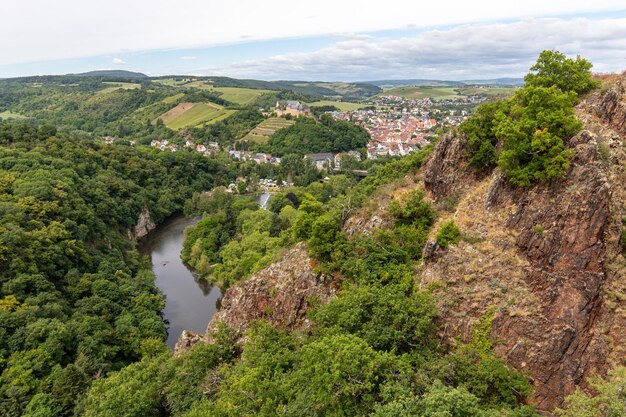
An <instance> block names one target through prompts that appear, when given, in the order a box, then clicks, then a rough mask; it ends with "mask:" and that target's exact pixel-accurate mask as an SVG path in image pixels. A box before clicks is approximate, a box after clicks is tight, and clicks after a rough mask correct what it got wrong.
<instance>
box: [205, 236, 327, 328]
mask: <svg viewBox="0 0 626 417" xmlns="http://www.w3.org/2000/svg"><path fill="white" fill-rule="evenodd" d="M333 284H334V283H333V282H331V279H330V278H329V277H327V276H325V275H321V274H318V273H316V272H315V271H314V270H313V266H312V265H311V258H309V256H308V254H307V250H306V246H305V244H304V243H298V244H297V245H295V246H294V247H292V248H291V249H289V250H288V251H287V252H286V253H285V254H284V255H283V256H282V258H281V259H280V260H279V261H278V262H276V263H274V264H272V265H270V266H268V267H267V268H265V269H264V270H262V271H259V272H257V273H256V274H254V275H253V276H252V277H251V278H250V279H248V280H247V281H245V282H242V283H239V284H237V285H235V286H233V287H231V288H229V289H228V290H227V291H226V293H225V294H224V298H223V299H222V305H221V308H220V310H219V311H218V312H217V313H216V314H215V316H214V317H213V319H212V320H211V322H210V323H209V326H208V333H211V332H212V331H214V330H215V329H216V328H217V324H218V322H222V323H225V324H226V325H228V326H229V327H231V328H233V329H235V330H238V331H240V332H241V331H244V330H245V329H246V328H247V327H248V326H249V325H250V323H251V322H253V321H254V320H257V319H264V320H266V321H268V322H269V323H271V324H273V325H275V326H279V327H283V328H289V329H295V328H303V327H306V326H309V325H310V323H309V320H308V319H307V316H306V312H307V310H308V309H309V307H311V306H312V305H317V304H319V303H325V302H327V301H328V300H330V299H331V298H333V297H335V293H336V288H335V286H334V285H333Z"/></svg>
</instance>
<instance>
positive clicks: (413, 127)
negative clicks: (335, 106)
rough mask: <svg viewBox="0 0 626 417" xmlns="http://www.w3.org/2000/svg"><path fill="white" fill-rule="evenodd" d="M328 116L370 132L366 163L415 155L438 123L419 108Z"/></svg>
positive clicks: (374, 110) (426, 141)
mask: <svg viewBox="0 0 626 417" xmlns="http://www.w3.org/2000/svg"><path fill="white" fill-rule="evenodd" d="M331 115H332V116H333V117H334V118H335V119H340V120H349V121H352V122H353V123H356V124H358V125H360V126H363V127H364V128H365V129H366V130H367V131H368V132H369V134H370V136H371V138H372V139H371V140H370V142H369V143H368V144H367V157H368V159H376V158H378V157H380V156H384V155H391V156H400V155H407V154H409V153H411V152H414V151H416V150H418V149H420V148H422V147H424V146H425V145H427V144H428V139H427V138H426V134H427V133H428V132H429V131H431V130H432V129H433V128H434V127H435V126H437V121H436V120H435V119H432V118H431V117H429V113H428V112H427V111H425V110H423V109H419V108H413V109H410V108H394V109H389V110H382V109H370V110H356V111H346V112H331Z"/></svg>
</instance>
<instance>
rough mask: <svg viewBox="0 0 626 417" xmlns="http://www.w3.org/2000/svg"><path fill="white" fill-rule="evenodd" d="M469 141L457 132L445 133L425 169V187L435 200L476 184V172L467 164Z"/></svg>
mask: <svg viewBox="0 0 626 417" xmlns="http://www.w3.org/2000/svg"><path fill="white" fill-rule="evenodd" d="M466 155H467V142H466V141H465V140H463V138H462V137H461V136H460V135H459V134H458V133H457V132H452V133H449V134H446V135H444V136H443V137H442V138H441V140H440V141H439V143H437V146H436V147H435V150H434V152H433V155H432V157H431V158H430V160H429V161H428V163H427V164H426V166H425V169H424V188H425V189H426V191H427V192H428V193H429V195H430V197H432V198H433V200H438V199H439V198H440V197H443V196H449V195H452V194H457V195H459V194H461V193H462V192H463V191H464V190H465V189H467V188H468V187H470V186H471V185H472V184H474V181H475V180H476V179H477V176H476V174H475V172H474V171H473V170H472V169H471V168H470V167H469V166H468V164H467V158H466Z"/></svg>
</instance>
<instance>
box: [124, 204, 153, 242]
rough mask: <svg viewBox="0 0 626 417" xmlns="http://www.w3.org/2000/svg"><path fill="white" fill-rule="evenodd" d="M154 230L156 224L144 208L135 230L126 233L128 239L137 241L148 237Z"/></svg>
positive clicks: (146, 208)
mask: <svg viewBox="0 0 626 417" xmlns="http://www.w3.org/2000/svg"><path fill="white" fill-rule="evenodd" d="M154 229H156V224H155V223H154V220H152V216H151V215H150V210H148V207H144V208H143V210H141V213H140V214H139V218H138V219H137V224H136V225H135V228H134V229H133V230H129V231H128V237H129V239H135V240H139V239H141V238H144V237H146V236H148V233H150V232H151V231H152V230H154Z"/></svg>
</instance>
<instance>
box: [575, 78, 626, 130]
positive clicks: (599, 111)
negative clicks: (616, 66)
mask: <svg viewBox="0 0 626 417" xmlns="http://www.w3.org/2000/svg"><path fill="white" fill-rule="evenodd" d="M625 95H626V88H625V87H624V79H622V80H619V81H617V82H616V83H615V85H614V86H613V87H612V88H611V89H610V90H609V91H607V92H606V93H604V94H603V93H594V94H593V95H592V96H591V97H589V98H587V100H586V101H585V103H584V104H586V105H587V106H588V107H589V108H588V111H589V110H591V111H593V113H594V114H595V115H596V116H598V117H599V118H600V119H601V120H602V121H603V122H604V123H605V124H607V125H608V126H609V127H610V128H611V129H613V130H615V131H616V132H618V133H620V134H622V135H626V99H624V97H625Z"/></svg>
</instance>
